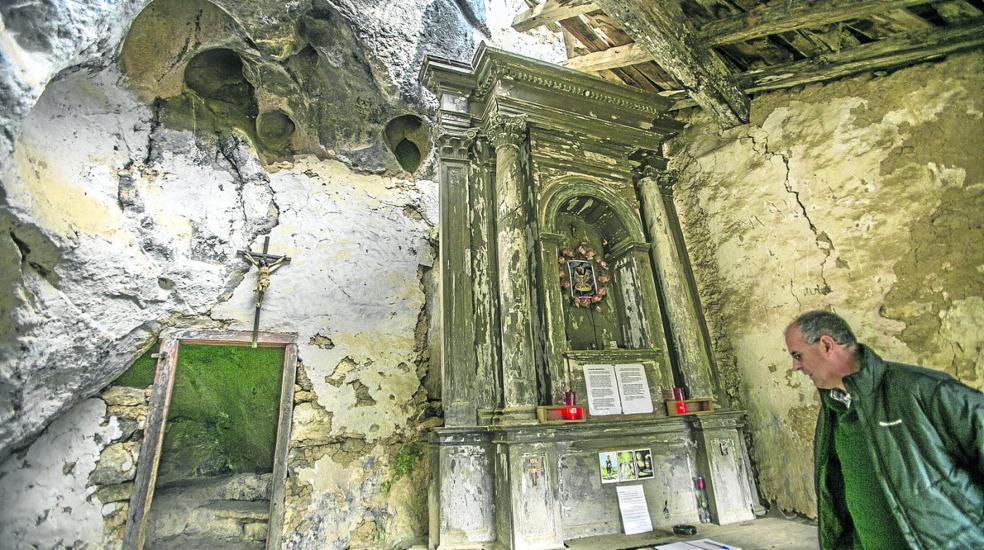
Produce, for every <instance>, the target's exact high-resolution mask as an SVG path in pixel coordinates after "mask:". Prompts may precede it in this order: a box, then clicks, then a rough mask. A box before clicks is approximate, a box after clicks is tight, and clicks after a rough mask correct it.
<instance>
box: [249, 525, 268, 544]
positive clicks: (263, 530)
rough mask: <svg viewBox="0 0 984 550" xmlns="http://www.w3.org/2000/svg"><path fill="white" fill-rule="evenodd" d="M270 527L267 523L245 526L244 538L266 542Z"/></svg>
mask: <svg viewBox="0 0 984 550" xmlns="http://www.w3.org/2000/svg"><path fill="white" fill-rule="evenodd" d="M268 530H269V526H268V525H267V524H266V522H262V523H260V522H256V523H247V524H245V525H243V538H245V539H247V540H255V541H264V540H266V539H267V531H268Z"/></svg>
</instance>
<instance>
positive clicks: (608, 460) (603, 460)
mask: <svg viewBox="0 0 984 550" xmlns="http://www.w3.org/2000/svg"><path fill="white" fill-rule="evenodd" d="M598 469H599V470H600V471H601V482H602V483H618V453H614V452H607V453H598Z"/></svg>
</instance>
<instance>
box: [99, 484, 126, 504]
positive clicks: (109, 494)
mask: <svg viewBox="0 0 984 550" xmlns="http://www.w3.org/2000/svg"><path fill="white" fill-rule="evenodd" d="M132 494H133V482H126V483H116V484H114V485H103V486H101V487H99V488H98V489H96V498H98V499H99V502H102V503H103V504H108V503H111V502H123V501H129V500H130V495H132Z"/></svg>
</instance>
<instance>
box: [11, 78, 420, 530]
mask: <svg viewBox="0 0 984 550" xmlns="http://www.w3.org/2000/svg"><path fill="white" fill-rule="evenodd" d="M119 77H120V75H119V74H118V73H117V72H116V71H115V70H113V69H106V70H103V71H101V72H98V73H94V74H88V73H87V72H78V73H74V74H72V75H69V76H68V77H66V78H64V79H60V80H58V81H56V82H54V83H53V84H52V85H50V86H49V89H48V90H47V92H46V94H45V95H44V96H43V97H42V99H41V101H40V102H39V103H38V105H37V106H36V107H35V108H34V109H33V110H32V112H31V114H30V115H29V117H28V118H27V120H26V121H25V124H24V125H23V128H22V132H21V135H20V136H19V139H18V143H17V149H16V155H17V156H16V158H15V160H14V167H15V169H16V172H15V173H14V174H13V176H12V177H9V178H7V179H5V182H10V183H9V184H7V185H6V187H5V191H6V192H7V196H6V198H7V200H8V201H9V203H10V204H11V205H12V206H13V207H14V208H16V209H19V210H22V211H24V212H29V213H30V215H31V216H32V217H33V219H34V220H36V221H37V222H38V223H39V224H41V225H43V226H44V227H46V228H48V231H47V233H45V237H46V238H47V239H48V240H47V241H46V242H47V244H48V246H50V247H52V248H54V249H56V250H57V254H53V255H52V258H53V259H50V262H49V261H48V260H49V258H47V257H45V256H40V255H39V250H41V248H43V247H38V246H37V245H36V244H35V243H34V242H33V241H31V240H30V234H29V235H28V236H24V237H19V236H18V235H19V231H20V230H19V229H18V227H17V226H16V225H12V226H10V228H9V232H8V235H7V237H9V238H8V239H5V240H6V241H7V243H8V244H11V245H12V247H13V248H14V251H15V256H14V257H17V258H20V260H21V261H20V263H19V264H18V277H19V278H21V280H22V281H23V287H21V288H20V289H19V292H18V294H17V298H19V300H20V304H19V307H17V308H16V309H14V312H15V313H16V315H17V316H18V322H19V324H18V328H19V330H21V331H22V332H21V333H20V338H19V342H20V343H21V347H20V349H19V350H18V351H19V353H17V354H16V355H14V356H13V357H12V358H9V359H8V360H7V361H6V362H5V363H4V365H3V367H4V370H3V373H4V375H6V376H9V377H10V378H8V379H7V380H5V381H4V382H5V384H4V388H5V389H7V390H13V391H14V392H15V397H16V400H15V401H13V403H14V405H15V406H16V407H17V408H16V409H15V410H12V411H5V413H6V414H8V415H9V416H7V417H6V418H5V422H4V427H3V429H4V430H6V433H5V435H6V436H7V437H8V438H9V437H13V435H12V432H13V430H17V429H19V430H25V429H36V428H35V427H36V426H39V425H42V423H43V422H44V420H45V419H46V415H51V414H53V411H56V410H57V409H58V407H59V406H64V404H65V403H71V402H72V400H73V398H76V397H77V396H78V395H80V394H85V393H88V392H92V391H95V390H98V389H99V388H100V387H102V386H103V385H104V384H105V383H106V381H107V380H112V379H113V378H114V377H115V376H116V375H117V374H119V372H121V371H122V370H123V369H125V368H126V366H127V365H128V364H129V362H130V361H131V360H132V358H133V357H134V356H135V355H136V354H138V353H139V352H140V351H141V349H142V348H145V347H146V346H147V345H150V344H151V343H152V341H153V340H154V338H155V334H156V332H157V331H158V330H160V328H161V327H162V326H164V325H168V326H202V327H214V328H231V329H241V330H250V329H251V328H252V312H253V283H254V278H255V271H254V272H251V273H249V274H248V275H245V276H244V272H245V271H246V267H247V264H245V263H244V262H242V260H241V259H238V258H237V257H236V250H239V249H242V248H244V247H246V246H249V245H251V244H252V246H253V247H254V248H255V247H256V246H257V243H258V242H259V240H260V237H259V233H260V232H261V231H262V232H269V234H270V236H271V243H272V244H271V247H272V251H273V252H276V253H285V254H288V255H290V256H291V257H292V258H293V260H292V262H291V263H290V264H289V265H287V266H285V267H283V268H282V269H280V270H279V271H278V272H277V273H275V274H274V276H273V282H272V285H271V288H270V290H269V291H268V294H267V297H266V299H265V301H264V309H263V329H264V330H270V331H282V332H297V333H299V343H300V346H299V347H300V349H299V360H300V362H301V364H302V366H301V370H302V372H303V374H302V375H301V376H300V378H299V386H298V390H299V391H298V400H297V401H298V402H297V411H296V413H295V423H294V434H293V437H292V443H291V451H290V452H291V455H290V462H289V468H290V471H291V474H292V476H291V485H290V487H289V488H288V497H287V509H288V518H289V519H288V523H287V526H286V527H285V529H287V532H290V533H291V537H292V538H290V539H289V544H288V547H291V548H313V547H317V548H323V547H338V548H342V547H349V546H351V547H374V546H375V545H383V546H390V545H398V544H403V543H408V542H414V541H416V540H418V539H420V538H421V537H422V536H423V534H424V532H425V525H426V523H425V521H426V513H425V508H424V502H425V492H424V491H423V490H422V488H423V487H425V485H426V484H425V483H424V482H423V479H426V469H424V468H419V469H418V471H417V472H416V473H415V475H414V476H411V478H412V479H414V480H415V483H411V478H406V479H403V480H391V478H392V468H391V463H392V461H393V460H395V458H396V454H397V453H398V451H399V449H400V448H401V446H402V445H403V444H404V443H405V442H407V441H410V440H412V439H414V438H416V437H417V436H418V430H420V429H425V428H426V427H427V426H430V425H433V420H434V419H433V418H430V416H431V415H433V414H434V407H433V406H432V405H431V404H429V403H428V397H429V396H428V393H427V392H426V391H425V390H424V389H423V387H422V380H423V379H425V378H427V373H428V367H429V363H428V353H429V352H428V341H427V337H428V324H429V319H430V316H429V309H430V306H429V305H428V303H427V302H426V300H425V294H424V291H423V289H424V285H425V284H427V285H429V284H430V283H429V282H428V281H429V280H430V279H431V278H432V275H431V274H430V270H431V266H432V265H433V261H434V255H435V243H436V240H435V238H436V235H435V221H434V220H436V219H437V213H436V208H437V203H436V200H437V190H436V184H435V183H433V182H431V181H428V180H417V181H412V180H403V179H397V178H391V177H383V176H376V175H359V174H356V173H353V172H352V171H351V170H350V169H349V168H348V167H346V166H345V165H343V164H341V163H339V162H336V161H323V160H319V159H317V158H314V157H297V158H295V159H293V160H292V161H289V162H287V161H284V162H281V163H278V164H277V165H274V166H269V167H264V166H263V165H261V164H260V162H259V161H258V160H257V158H256V156H255V154H254V153H253V152H252V151H251V149H250V148H249V146H248V144H247V143H246V142H244V141H243V140H241V139H236V138H234V137H230V138H228V139H226V140H224V141H220V142H218V143H211V142H209V141H202V140H200V139H197V138H196V137H195V136H194V135H192V134H191V133H190V132H185V131H173V130H170V129H168V128H166V127H162V126H154V125H153V124H151V123H150V120H151V113H150V110H149V109H147V108H145V107H143V106H141V105H140V104H138V103H136V101H135V99H134V98H133V97H132V96H131V95H129V94H127V93H126V92H123V91H122V90H121V89H119V88H118V87H117V86H116V81H117V80H118V79H119ZM148 151H150V153H148ZM18 241H20V242H21V244H19V245H17V244H13V243H16V242H18ZM36 255H38V257H37V258H36V259H37V261H35V256H36ZM35 264H36V265H35ZM25 320H28V321H31V322H29V323H28V322H24V321H25ZM48 363H55V364H58V365H59V367H60V368H58V369H53V368H51V369H45V368H41V369H38V368H37V367H36V366H37V365H45V364H48ZM15 383H16V385H15ZM433 397H435V398H436V397H439V396H433ZM85 403H88V401H86V402H85ZM81 406H82V405H79V406H78V407H81ZM78 407H76V408H75V409H71V410H70V412H69V413H66V416H65V417H64V418H72V419H75V421H77V423H78V424H79V427H78V428H77V429H73V430H66V432H67V433H64V434H63V433H61V432H60V431H59V432H58V434H56V435H55V436H49V435H47V434H49V432H50V430H53V429H55V428H54V427H49V428H48V430H49V432H45V434H46V435H45V436H44V437H42V439H39V440H38V441H37V442H35V443H34V444H32V445H31V446H30V447H28V448H27V449H26V450H25V453H26V455H19V454H18V455H12V456H10V457H9V458H8V459H7V461H6V462H4V463H3V469H4V471H5V472H7V473H8V474H7V475H5V476H4V477H5V479H0V488H2V492H3V493H2V495H0V496H2V497H3V501H2V502H3V504H4V505H3V508H4V509H6V510H8V511H9V513H8V514H7V515H6V516H5V517H3V518H0V520H2V521H0V532H2V534H3V538H4V540H8V541H11V545H12V546H11V547H13V548H20V547H26V546H27V545H29V544H37V545H38V546H39V547H42V548H60V547H73V546H77V544H74V541H75V540H76V539H69V536H74V537H76V538H77V539H78V540H80V541H83V542H91V543H92V544H96V545H97V546H98V545H99V544H100V541H101V540H102V537H103V533H102V531H101V529H99V526H98V525H96V524H93V523H92V520H93V518H96V519H98V518H100V511H101V504H100V502H99V501H98V500H97V499H93V498H89V499H88V500H86V499H85V498H84V497H88V496H91V494H92V493H93V492H94V491H95V488H96V486H95V484H94V482H93V481H92V480H89V481H86V477H85V475H81V476H58V475H57V474H58V471H59V469H58V468H55V466H59V468H60V465H61V464H62V462H72V461H75V462H79V463H82V464H89V463H97V462H98V461H99V457H100V452H101V451H102V450H103V449H102V447H100V446H98V445H95V444H92V443H91V442H90V443H86V442H87V441H90V440H91V439H92V437H93V436H92V435H91V432H94V431H96V430H97V428H96V426H97V425H99V423H101V422H102V423H104V422H106V421H107V419H106V418H103V416H102V415H88V416H84V417H82V418H77V417H78V416H79V415H78V414H76V412H75V411H76V409H78ZM89 416H91V417H92V418H89ZM97 416H98V417H99V418H98V420H97V419H96V417H97ZM66 421H68V420H66ZM52 426H54V425H52ZM73 434H74V435H73ZM48 437H58V438H60V440H66V441H65V442H64V443H62V444H61V445H60V446H58V447H57V448H53V447H51V445H50V444H49V443H46V441H47V439H46V438H48ZM41 448H44V449H48V450H49V451H50V452H51V453H52V456H51V458H50V459H46V460H49V461H54V462H57V464H54V462H52V464H54V465H50V464H47V463H45V464H43V465H38V464H34V463H33V462H32V461H30V460H29V459H28V460H27V461H25V460H24V458H23V456H27V457H30V456H32V453H36V452H38V451H37V449H41ZM39 468H43V472H41V473H42V474H43V476H46V477H47V478H50V484H51V487H50V490H51V491H54V492H64V493H65V494H66V495H67V496H66V497H65V498H67V499H70V500H71V499H74V500H79V499H81V501H80V502H79V503H77V505H76V506H75V513H70V512H62V511H59V510H62V509H63V508H64V506H61V507H56V505H58V502H57V501H52V500H48V499H39V498H31V499H19V498H18V497H17V495H21V494H34V493H37V492H38V491H39V485H37V484H35V483H28V482H26V481H25V480H27V479H29V478H30V477H31V476H34V475H36V474H38V472H39ZM421 476H422V477H421ZM43 479H44V477H43ZM387 480H391V482H390V483H389V484H387V483H386V482H387ZM384 486H385V487H386V488H385V490H384V489H383V487H384ZM72 495H81V496H78V498H76V497H73V496H72ZM14 502H17V504H16V505H14V504H13V503H14ZM327 503H331V505H330V506H329V505H328V504H327ZM341 503H345V505H344V506H341V505H340V504H341ZM106 506H110V504H106ZM113 506H116V507H118V505H117V504H115V503H114V504H113ZM15 511H16V513H14V512H15ZM116 512H118V510H115V508H114V509H113V510H109V512H106V513H107V516H106V519H105V521H106V525H105V529H106V536H107V537H109V536H110V531H112V530H114V529H117V530H118V529H119V525H117V523H118V521H117V520H119V518H120V515H119V514H118V513H116ZM124 512H125V510H124ZM28 519H31V520H33V521H37V522H38V524H39V525H43V526H45V527H44V528H42V529H40V530H39V531H37V532H33V531H30V530H27V529H24V528H23V527H22V524H23V523H24V522H25V521H28ZM62 531H66V532H67V533H68V534H65V535H64V536H63V535H61V532H62ZM49 535H51V536H49ZM56 535H57V536H56ZM326 545H327V546H326Z"/></svg>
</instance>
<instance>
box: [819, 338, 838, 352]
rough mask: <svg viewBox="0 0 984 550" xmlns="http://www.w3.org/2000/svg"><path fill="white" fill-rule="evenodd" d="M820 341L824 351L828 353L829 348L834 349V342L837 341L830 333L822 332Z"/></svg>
mask: <svg viewBox="0 0 984 550" xmlns="http://www.w3.org/2000/svg"><path fill="white" fill-rule="evenodd" d="M820 343H821V344H823V351H824V353H830V350H832V349H834V344H836V343H837V342H835V341H834V339H833V338H832V337H831V336H830V335H827V334H824V335H823V336H821V337H820Z"/></svg>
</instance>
